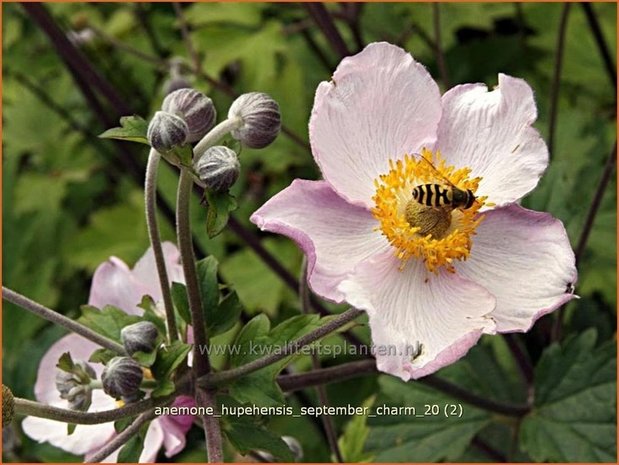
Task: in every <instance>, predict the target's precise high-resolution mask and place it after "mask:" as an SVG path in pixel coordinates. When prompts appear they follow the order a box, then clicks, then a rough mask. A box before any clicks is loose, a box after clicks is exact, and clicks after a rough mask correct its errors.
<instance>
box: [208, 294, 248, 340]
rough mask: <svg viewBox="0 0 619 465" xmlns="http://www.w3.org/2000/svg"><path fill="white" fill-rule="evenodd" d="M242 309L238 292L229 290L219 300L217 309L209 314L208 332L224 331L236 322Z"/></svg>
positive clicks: (215, 333)
mask: <svg viewBox="0 0 619 465" xmlns="http://www.w3.org/2000/svg"><path fill="white" fill-rule="evenodd" d="M242 311H243V306H242V305H241V301H240V300H239V296H238V294H237V293H236V291H232V292H230V293H229V294H228V295H227V296H226V297H224V298H223V299H222V300H221V302H219V305H218V306H217V309H216V310H215V311H214V312H213V313H211V314H210V315H209V318H208V320H207V327H208V333H209V334H211V335H217V334H221V333H225V332H226V331H228V330H229V329H231V328H232V327H233V326H234V325H235V324H236V322H237V321H238V319H239V317H240V316H241V313H242Z"/></svg>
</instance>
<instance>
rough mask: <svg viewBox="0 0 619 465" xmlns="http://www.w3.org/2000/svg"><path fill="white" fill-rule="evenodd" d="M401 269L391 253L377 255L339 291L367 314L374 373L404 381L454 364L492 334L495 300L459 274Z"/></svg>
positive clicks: (411, 266) (415, 266)
mask: <svg viewBox="0 0 619 465" xmlns="http://www.w3.org/2000/svg"><path fill="white" fill-rule="evenodd" d="M401 264H402V263H401V261H400V260H398V259H397V258H396V257H394V256H393V252H391V251H390V252H387V253H383V254H380V255H376V256H374V257H372V258H370V259H369V260H366V261H365V262H363V263H361V264H360V265H359V266H358V267H357V269H356V270H355V273H354V274H352V275H351V276H350V277H349V278H348V279H346V280H345V281H343V282H342V283H341V284H340V286H339V289H340V291H341V292H343V293H344V295H345V298H346V301H347V302H348V303H350V304H351V305H353V306H354V307H356V308H359V309H363V310H366V311H367V312H368V315H369V317H370V329H371V331H372V341H373V343H374V349H375V356H376V362H377V366H378V369H379V370H381V371H384V372H387V373H390V374H392V375H395V376H398V377H400V378H402V379H403V380H405V381H408V380H409V379H410V378H419V377H421V376H425V375H428V374H430V373H432V372H434V371H436V370H438V369H439V368H441V367H444V366H446V365H449V364H451V363H453V362H455V361H456V360H458V359H459V358H461V357H462V356H464V354H466V352H467V351H468V350H469V349H470V348H471V347H472V346H473V345H474V344H475V343H476V342H477V340H478V339H479V337H480V336H481V334H482V333H493V332H494V321H493V320H492V319H491V318H490V317H489V316H488V315H489V314H490V313H491V312H492V310H493V309H494V306H495V299H494V297H493V296H492V295H490V294H489V293H488V292H487V291H486V290H485V289H484V288H483V287H481V286H479V285H477V284H475V283H473V282H471V281H468V280H466V279H463V278H461V277H460V276H458V275H457V274H452V273H447V272H440V273H439V274H438V275H435V274H433V273H429V272H428V271H427V270H426V268H425V266H424V264H423V263H422V262H421V261H417V260H409V261H408V262H407V263H406V266H405V268H404V269H403V270H402V271H400V266H401ZM418 348H420V349H421V352H420V354H419V355H418V356H416V357H414V358H413V355H415V353H416V349H418Z"/></svg>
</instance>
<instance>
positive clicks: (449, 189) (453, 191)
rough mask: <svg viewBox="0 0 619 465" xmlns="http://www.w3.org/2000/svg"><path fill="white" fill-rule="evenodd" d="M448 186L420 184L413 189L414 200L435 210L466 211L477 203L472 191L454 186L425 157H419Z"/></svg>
mask: <svg viewBox="0 0 619 465" xmlns="http://www.w3.org/2000/svg"><path fill="white" fill-rule="evenodd" d="M419 156H420V157H421V158H422V159H423V160H424V161H425V162H426V163H428V164H429V165H430V167H431V168H432V169H433V170H434V172H435V173H436V174H437V175H438V176H439V177H440V178H441V179H443V180H444V181H445V182H446V183H447V185H441V184H436V183H428V184H420V185H418V186H416V187H415V188H413V192H412V194H413V199H414V200H416V201H417V202H418V203H420V204H421V205H425V206H426V207H434V208H450V209H455V208H459V209H460V210H466V209H467V208H471V207H472V206H473V203H475V195H474V194H473V191H471V190H470V189H467V190H462V189H459V188H458V187H456V186H454V185H453V184H452V183H451V181H449V179H447V178H446V177H445V176H443V175H442V174H441V173H439V171H438V170H437V169H436V167H435V166H434V165H433V164H432V162H431V161H430V160H428V159H427V158H426V157H424V156H423V155H419Z"/></svg>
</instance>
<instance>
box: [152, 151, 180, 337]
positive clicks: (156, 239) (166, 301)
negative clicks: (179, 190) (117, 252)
mask: <svg viewBox="0 0 619 465" xmlns="http://www.w3.org/2000/svg"><path fill="white" fill-rule="evenodd" d="M160 160H161V156H160V155H159V153H157V151H156V150H155V149H151V150H150V153H149V154H148V163H147V164H146V178H145V182H144V204H145V207H146V227H147V229H148V237H149V239H150V244H151V246H152V248H153V254H154V255H155V265H156V266H157V276H158V277H159V285H160V286H161V295H162V296H163V305H164V307H165V315H166V322H167V326H168V340H169V341H170V342H174V341H176V340H178V331H177V329H176V315H174V304H173V303H172V294H171V292H170V280H169V278H168V271H167V269H166V263H165V258H164V256H163V249H162V247H161V236H160V234H159V224H158V222H157V171H158V168H159V161H160Z"/></svg>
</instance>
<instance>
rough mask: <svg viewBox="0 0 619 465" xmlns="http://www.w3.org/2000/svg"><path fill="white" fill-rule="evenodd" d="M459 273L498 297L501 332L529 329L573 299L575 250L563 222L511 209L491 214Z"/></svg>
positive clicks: (475, 238) (494, 315)
mask: <svg viewBox="0 0 619 465" xmlns="http://www.w3.org/2000/svg"><path fill="white" fill-rule="evenodd" d="M456 269H457V273H458V274H459V275H461V276H463V277H465V278H467V279H470V280H473V281H475V282H477V283H480V284H482V285H483V286H484V287H485V288H486V289H488V291H489V292H491V293H492V294H493V295H494V296H495V297H496V299H497V305H496V309H495V310H494V312H493V313H492V317H493V318H494V319H495V320H496V322H497V331H500V332H511V331H528V330H529V329H530V328H531V326H532V325H533V323H534V322H535V320H537V319H538V318H539V317H541V316H542V315H545V314H546V313H549V312H552V311H553V310H555V309H556V308H558V307H560V306H561V305H563V304H564V303H566V302H568V301H569V300H571V299H573V298H574V295H573V294H572V293H570V292H569V290H568V287H569V286H570V285H571V284H574V283H575V282H576V279H577V273H576V267H575V259H574V252H573V251H572V248H571V246H570V242H569V239H568V237H567V233H566V232H565V228H564V227H563V224H561V222H560V221H559V220H557V219H555V218H553V217H552V216H551V215H549V214H547V213H540V212H535V211H531V210H527V209H525V208H522V207H520V206H518V205H510V206H507V207H503V208H497V209H495V210H492V211H488V212H487V213H486V214H485V218H484V220H483V221H482V223H481V224H480V225H479V227H478V228H477V235H476V236H475V237H474V238H473V248H472V249H471V256H470V257H469V259H468V260H467V261H465V262H461V263H458V264H457V265H456Z"/></svg>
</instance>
